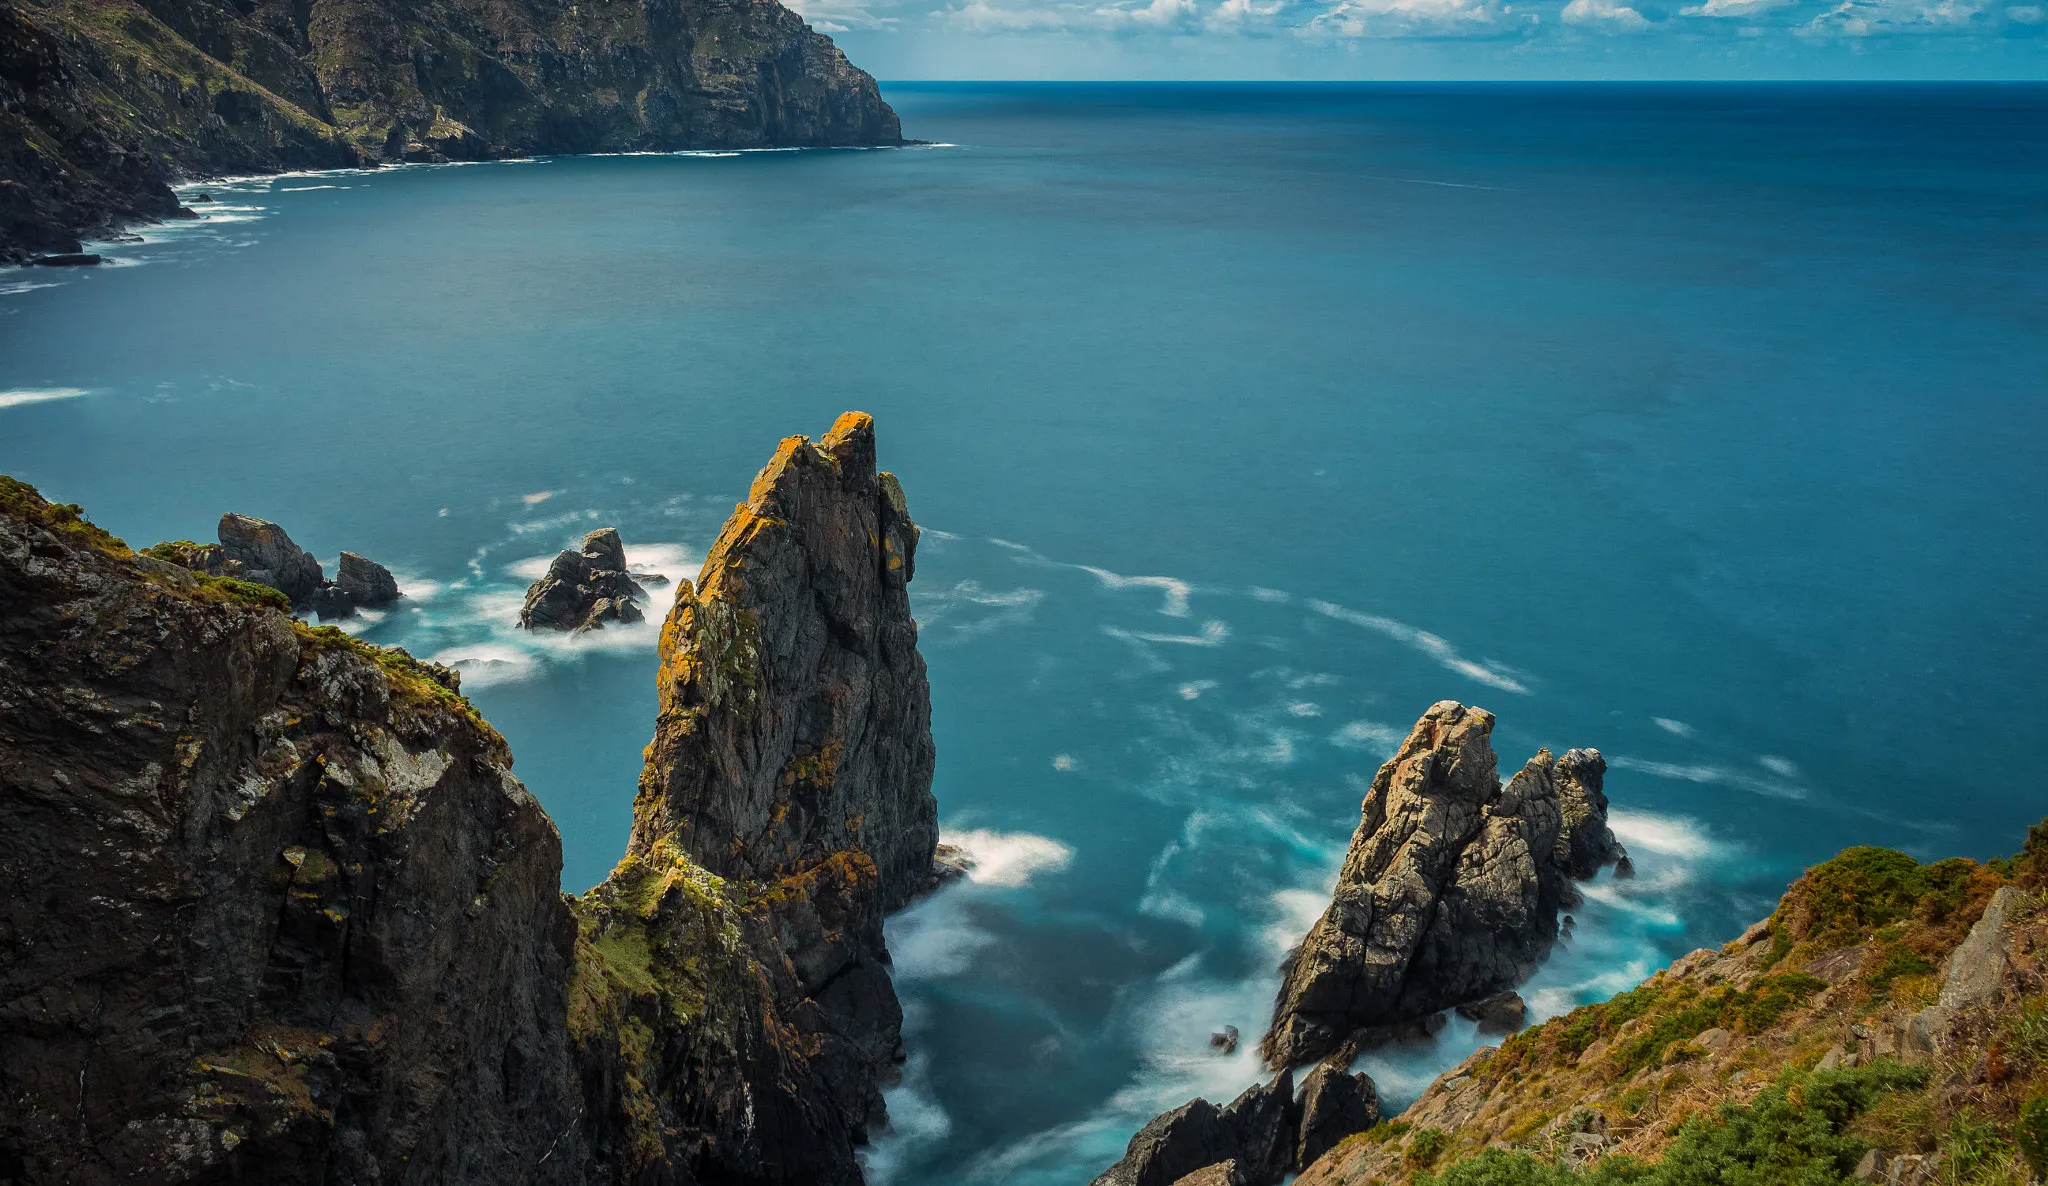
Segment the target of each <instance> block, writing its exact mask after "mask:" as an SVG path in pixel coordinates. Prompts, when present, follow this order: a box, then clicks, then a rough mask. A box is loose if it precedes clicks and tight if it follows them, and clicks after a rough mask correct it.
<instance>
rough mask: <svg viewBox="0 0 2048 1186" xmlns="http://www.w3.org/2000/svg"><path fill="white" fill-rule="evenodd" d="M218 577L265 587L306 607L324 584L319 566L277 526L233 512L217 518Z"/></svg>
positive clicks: (294, 603) (324, 580) (323, 575)
mask: <svg viewBox="0 0 2048 1186" xmlns="http://www.w3.org/2000/svg"><path fill="white" fill-rule="evenodd" d="M220 547H221V564H220V575H222V576H231V577H238V578H240V579H241V580H245V581H253V582H255V583H256V584H259V585H268V586H270V587H271V588H273V589H275V590H277V591H278V592H280V593H282V594H284V595H285V596H286V597H289V598H291V602H292V604H293V605H307V604H310V603H311V602H312V600H313V592H314V590H316V589H318V588H319V587H320V586H321V585H322V584H324V583H325V582H326V575H325V574H324V573H322V572H321V571H320V562H319V561H317V560H315V559H313V556H312V554H311V553H309V552H307V551H306V550H305V549H304V548H302V547H300V546H299V545H297V544H295V543H293V542H292V537H291V536H289V535H286V534H285V530H284V528H282V527H279V526H278V525H277V524H275V523H272V522H270V521H268V520H265V519H257V518H253V517H251V516H249V515H237V514H235V513H234V512H233V511H230V512H228V513H227V514H225V515H222V516H221V517H220Z"/></svg>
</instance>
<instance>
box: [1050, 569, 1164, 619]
mask: <svg viewBox="0 0 2048 1186" xmlns="http://www.w3.org/2000/svg"><path fill="white" fill-rule="evenodd" d="M1073 567H1075V568H1078V569H1080V570H1081V571H1082V572H1085V573H1087V574H1089V575H1090V576H1092V577H1094V578H1095V579H1096V580H1098V581H1101V582H1102V585H1103V587H1104V588H1106V589H1157V590H1159V591H1160V592H1161V593H1163V594H1165V600H1164V601H1163V602H1162V603H1161V604H1160V606H1159V612H1160V613H1162V614H1165V615H1166V616H1167V617H1169V618H1185V617H1187V616H1188V594H1190V593H1192V592H1193V591H1194V589H1193V587H1192V586H1190V585H1189V584H1188V583H1187V582H1186V581H1183V580H1181V579H1179V578H1177V577H1127V576H1124V575H1123V574H1122V573H1115V572H1111V571H1109V570H1108V569H1106V568H1096V567H1095V566H1094V565H1091V564H1076V565H1074V566H1073Z"/></svg>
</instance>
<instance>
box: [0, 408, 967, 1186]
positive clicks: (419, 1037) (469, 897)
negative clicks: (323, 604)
mask: <svg viewBox="0 0 2048 1186" xmlns="http://www.w3.org/2000/svg"><path fill="white" fill-rule="evenodd" d="M915 541H916V528H915V527H914V526H913V525H912V524H911V522H910V519H909V517H908V514H907V513H906V511H905V509H904V504H903V499H902V494H901V491H900V489H899V488H898V487H897V486H896V484H895V482H894V479H890V478H886V476H884V475H878V474H877V473H876V471H875V468H874V437H873V428H872V424H871V423H870V422H869V421H868V419H867V418H866V417H865V416H860V415H857V414H850V415H849V416H847V417H844V418H842V419H841V421H840V423H839V424H838V425H837V426H835V428H834V431H833V433H832V434H831V435H830V436H828V437H826V438H825V439H824V440H823V441H822V442H820V444H819V445H818V446H813V445H811V444H810V443H809V442H808V441H806V440H805V439H803V438H801V437H797V438H791V439H790V440H789V441H786V442H784V444H783V448H782V450H781V451H780V452H778V453H777V455H776V459H775V461H774V462H773V463H771V465H770V467H769V468H768V469H767V470H765V471H764V472H763V476H762V478H761V479H760V481H758V482H757V483H756V486H755V490H754V493H753V496H752V497H751V498H750V501H749V503H748V504H747V505H746V506H743V507H742V508H741V509H740V511H739V512H738V513H737V514H736V515H735V517H734V520H733V522H732V523H731V524H729V525H728V527H727V530H726V532H725V535H724V536H723V537H722V538H721V542H720V545H719V547H718V549H717V550H716V551H715V552H714V554H713V558H712V561H711V562H710V563H709V564H707V567H706V572H705V579H704V580H703V581H702V584H701V588H697V589H684V590H682V596H681V597H680V598H679V599H678V605H677V608H676V610H675V612H674V614H672V616H671V618H670V620H669V622H668V623H667V626H666V629H665V630H664V639H663V644H662V680H663V684H662V709H661V715H660V718H659V720H658V722H657V735H656V740H655V744H653V745H652V746H650V747H649V750H648V755H647V769H646V773H645V774H644V776H643V778H642V790H641V794H640V798H639V801H638V804H637V807H636V826H635V830H634V836H633V841H632V845H631V848H630V850H629V852H628V854H627V856H626V859H625V860H624V861H622V862H621V863H620V865H619V867H618V869H617V870H616V871H615V872H614V873H613V875H612V876H611V877H610V878H609V879H608V880H607V881H606V882H605V883H604V884H603V885H601V886H599V887H598V888H597V889H595V890H593V891H591V893H589V894H588V895H586V896H585V897H584V898H583V899H581V900H573V901H572V900H570V899H567V898H565V897H563V896H562V894H561V893H560V891H559V889H558V888H557V887H558V883H559V878H560V874H561V851H560V843H559V839H558V837H557V834H556V832H555V829H554V825H553V824H552V823H551V822H550V821H549V820H548V818H547V816H546V814H545V813H544V812H543V811H542V810H541V808H540V806H539V805H538V804H537V803H536V802H535V801H534V800H533V798H532V797H531V796H530V795H528V794H527V792H526V791H525V789H524V788H523V787H521V786H520V784H519V782H518V781H517V780H516V779H515V778H513V777H512V775H511V772H510V765H511V756H510V754H509V753H508V752H507V751H506V748H505V745H504V742H503V741H502V740H501V739H500V738H499V737H498V736H497V734H496V733H494V732H493V731H492V730H491V729H490V728H489V726H488V725H486V724H484V723H483V722H482V721H481V720H480V719H479V718H478V717H477V716H476V714H475V713H474V712H473V711H472V710H471V709H470V707H469V705H468V702H467V701H465V700H463V699H462V698H461V696H460V695H459V693H458V692H457V690H456V686H455V680H454V679H453V677H452V673H449V672H447V671H446V670H445V669H440V668H436V667H434V666H433V665H430V664H420V663H417V662H415V661H414V660H412V659H411V658H410V657H408V656H406V655H405V654H404V652H402V651H396V650H383V649H379V648H376V647H372V646H368V645H366V644H363V643H360V642H358V641H356V640H354V639H351V638H349V637H348V636H347V635H344V634H342V633H340V632H339V631H336V630H333V629H329V628H321V627H312V626H308V625H307V624H306V623H304V622H301V621H298V620H295V619H293V618H292V617H290V616H289V614H288V612H287V606H288V599H287V598H286V597H285V596H284V595H283V594H282V593H280V592H278V591H276V590H274V589H271V588H269V587H267V586H264V585H259V584H254V583H250V582H247V581H244V580H241V579H237V578H234V577H229V576H221V575H213V574H208V573H205V572H195V571H193V570H191V569H189V568H186V567H184V566H181V565H180V564H177V563H173V562H171V561H169V560H165V559H161V558H159V557H158V556H153V555H145V554H138V553H135V552H133V551H131V550H130V549H128V548H127V546H126V545H125V544H123V543H122V542H121V541H119V540H117V539H114V538H112V537H111V536H108V535H107V534H106V533H104V532H102V531H99V530H98V529H97V528H94V527H92V526H91V525H90V523H88V522H87V521H85V520H84V518H83V517H82V516H81V514H80V513H79V511H78V508H76V507H67V506H56V505H52V504H50V503H48V502H46V501H44V500H43V499H42V498H41V497H40V496H39V495H37V494H36V492H35V491H33V490H31V489H29V488H28V487H26V486H23V485H21V484H20V483H17V482H14V481H13V480H12V479H4V478H0V884H4V886H5V890H4V893H0V1180H7V1181H22V1182H38V1183H40V1182H67V1183H72V1182H75V1183H99V1182H114V1181H136V1180H145V1181H152V1182H165V1183H176V1182H201V1181H204V1182H235V1181H250V1182H265V1183H271V1182H285V1183H290V1182H308V1183H311V1182H334V1181H357V1182H370V1181H381V1182H414V1183H468V1182H477V1183H483V1182H513V1181H517V1182H540V1183H546V1182H563V1183H571V1182H575V1183H603V1182H633V1183H650V1184H653V1183H673V1184H679V1186H680V1184H686V1183H707V1184H709V1183H721V1184H722V1183H743V1184H747V1186H773V1184H785V1183H786V1184H789V1186H796V1184H799V1183H802V1184H811V1183H819V1184H826V1186H836V1184H846V1186H851V1184H854V1183H858V1182H859V1181H860V1171H859V1167H858V1165H857V1164H856V1162H855V1160H854V1147H855V1145H856V1144H857V1143H858V1142H859V1141H860V1140H862V1139H863V1138H864V1136H865V1134H866V1131H867V1128H868V1126H869V1125H871V1124H873V1123H874V1122H876V1121H877V1120H878V1119H879V1118H880V1117H881V1115H882V1112H881V1097H880V1092H879V1084H880V1083H881V1082H882V1081H883V1080H884V1079H885V1078H886V1077H887V1076H888V1075H889V1074H890V1073H891V1070H892V1069H893V1066H894V1064H895V1063H896V1062H898V1061H900V1059H901V1057H902V1047H901V1039H900V1033H899V1029H900V1022H901V1012H900V1009H899V1008H898V1007H897V1005H896V999H895V995H894V992H893V989H892V988H891V986H890V984H889V980H888V975H887V966H888V955H887V951H886V950H885V949H884V947H883V945H882V936H881V929H880V921H881V917H882V914H883V912H884V911H885V910H886V909H888V908H891V907H893V906H895V905H900V904H901V903H902V902H904V901H905V900H907V899H908V897H909V896H910V895H912V894H914V893H916V892H917V891H918V890H919V889H920V888H923V887H925V886H927V885H928V884H929V883H930V880H931V877H932V860H933V855H934V851H933V849H934V842H935V840H936V836H935V834H934V830H933V828H932V827H931V821H932V819H933V818H934V817H935V814H936V808H935V805H934V803H933V801H932V798H931V789H930V784H931V773H932V745H931V735H930V726H929V719H928V717H929V710H928V701H929V692H928V691H927V689H926V686H925V680H924V668H923V664H922V662H921V661H920V660H919V659H918V658H917V655H916V651H915V639H916V633H915V626H914V624H913V623H912V622H911V620H910V617H909V607H908V602H907V599H906V598H905V597H904V592H903V585H904V582H906V581H907V580H908V579H909V576H910V568H911V562H912V558H913V549H914V546H915ZM164 551H165V553H166V554H168V555H174V556H175V555H180V554H182V553H180V552H179V550H178V549H165V550H164ZM266 571H267V570H266ZM699 763H712V764H714V765H715V769H702V770H700V769H697V768H696V764H699ZM693 793H696V794H701V795H703V796H705V798H704V799H703V801H702V802H698V801H694V800H690V799H689V795H691V794H693ZM693 811H701V812H704V813H705V814H704V815H703V816H702V817H701V819H700V817H699V816H698V815H696V814H693ZM721 811H725V812H727V813H728V814H719V812H721ZM731 812H738V813H739V814H737V815H735V814H731ZM747 812H753V813H755V815H747V814H746V813H747ZM756 816H758V819H756ZM749 819H753V820H755V823H754V824H753V825H751V830H747V831H745V832H744V834H742V833H741V832H739V831H728V828H731V827H738V826H747V825H745V822H744V821H745V820H749ZM736 821H738V822H737V823H736ZM899 829H900V831H899ZM700 856H701V859H700Z"/></svg>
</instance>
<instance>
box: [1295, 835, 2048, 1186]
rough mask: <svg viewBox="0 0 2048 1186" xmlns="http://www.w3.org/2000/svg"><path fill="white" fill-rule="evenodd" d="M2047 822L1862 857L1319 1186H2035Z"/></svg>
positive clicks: (1526, 1044)
mask: <svg viewBox="0 0 2048 1186" xmlns="http://www.w3.org/2000/svg"><path fill="white" fill-rule="evenodd" d="M2044 891H2048V824H2043V825H2041V826H2038V827H2036V828H2035V829H2034V830H2033V832H2032V834H2031V835H2030V836H2029V837H2028V841H2027V845H2026V848H2025V850H2024V851H2023V852H2022V853H2021V855H2020V856H2019V857H2017V858H2013V859H2005V860H1997V861H1992V862H1989V863H1987V864H1978V863H1977V862H1975V861H1969V860H1963V859H1959V858H1951V859H1948V860H1943V861H1935V862H1932V863H1929V864H1924V865H1923V864H1920V863H1919V862H1916V861H1915V860H1914V859H1913V858H1912V857H1910V856H1907V855H1906V854H1905V853H1901V852H1893V851H1890V850H1886V849H1877V848H1852V849H1849V850H1847V851H1845V852H1843V853H1842V854H1841V855H1839V856H1837V857H1835V858H1834V859H1833V860H1831V861H1828V862H1826V863H1824V864H1821V865H1817V866H1815V867H1814V868H1812V869H1810V870H1808V871H1807V872H1806V874H1805V875H1804V876H1803V877H1801V878H1800V879H1799V880H1798V881H1797V882H1796V883H1794V884H1793V886H1792V887H1791V889H1790V890H1789V891H1788V892H1787V893H1786V895H1785V897H1784V900H1783V901H1782V902H1780V903H1779V905H1778V908H1777V910H1776V911H1775V912H1774V913H1773V914H1772V915H1771V917H1770V918H1768V919H1766V920H1764V921H1762V922H1759V923H1757V924H1756V925H1755V926H1753V927H1751V928H1749V930H1747V931H1746V932H1744V933H1743V934H1742V935H1741V936H1740V937H1739V938H1737V939H1735V940H1733V941H1731V942H1729V943H1728V944H1726V945H1725V946H1723V947H1721V948H1719V949H1702V950H1699V951H1695V952H1693V953H1691V954H1690V955H1687V956H1685V957H1683V958H1681V959H1679V960H1678V961H1676V962H1675V963H1673V964H1672V965H1671V966H1670V967H1669V968H1666V969H1664V970H1663V971H1661V972H1658V973H1657V974H1656V975H1654V976H1652V977H1651V978H1650V979H1649V980H1648V981H1646V982H1644V983H1643V984H1642V985H1640V986H1638V987H1636V988H1634V989H1631V990H1629V991H1628V992H1624V993H1621V994H1620V995H1618V996H1616V997H1614V998H1613V999H1612V1000H1609V1001H1606V1002H1603V1003H1601V1004H1597V1005H1587V1006H1585V1007H1583V1008H1580V1009H1576V1010H1574V1011H1573V1012H1571V1013H1569V1014H1566V1015H1565V1016H1563V1017H1558V1018H1553V1019H1551V1020H1550V1021H1548V1022H1546V1023H1545V1024H1543V1025H1541V1026H1539V1027H1536V1028H1534V1029H1529V1030H1524V1031H1523V1032H1522V1033H1520V1034H1517V1035H1515V1036H1514V1037H1512V1038H1510V1039H1508V1040H1507V1041H1506V1042H1504V1043H1502V1044H1501V1045H1500V1046H1499V1047H1492V1046H1487V1047H1482V1048H1480V1049H1479V1050H1478V1051H1476V1052H1475V1053H1474V1054H1473V1055H1472V1056H1471V1057H1470V1058H1468V1059H1466V1060H1465V1062H1464V1063H1463V1064H1462V1065H1460V1066H1458V1067H1456V1068H1454V1069H1452V1070H1450V1071H1447V1072H1445V1073H1444V1074H1443V1075H1442V1076H1440V1077H1439V1078H1438V1079H1437V1080H1436V1081H1435V1082H1434V1083H1432V1084H1431V1085H1430V1087H1429V1089H1428V1090H1427V1091H1425V1092H1424V1093H1423V1094H1422V1097H1421V1098H1420V1099H1419V1100H1417V1101H1416V1102H1415V1103H1414V1104H1413V1105H1412V1106H1411V1107H1409V1108H1408V1109H1407V1111H1405V1112H1403V1113H1402V1114H1401V1115H1400V1116H1399V1117H1398V1118H1395V1119H1393V1120H1390V1121H1389V1122H1387V1123H1384V1124H1381V1125H1378V1126H1376V1127H1374V1128H1372V1129H1369V1130H1366V1131H1362V1132H1358V1133H1354V1134H1353V1135H1352V1136H1350V1137H1348V1138H1346V1139H1345V1140H1344V1141H1343V1142H1342V1143H1340V1144H1339V1145H1338V1146H1337V1147H1336V1148H1335V1149H1333V1150H1331V1151H1330V1152H1329V1153H1327V1154H1326V1155H1325V1156H1324V1157H1322V1158H1321V1159H1320V1160H1319V1161H1317V1162H1316V1163H1315V1164H1314V1165H1312V1166H1311V1167H1309V1169H1308V1171H1307V1172H1305V1173H1303V1174H1302V1175H1301V1177H1300V1178H1299V1179H1297V1182H1298V1186H1339V1184H1346V1186H1370V1184H1373V1183H1397V1182H1424V1181H1426V1182H1429V1183H1432V1184H1436V1186H1494V1184H1503V1183H1513V1184H1516V1186H1573V1184H1574V1183H1588V1184H1595V1183H1598V1184H1610V1183H1611V1184H1619V1183H1624V1182H1627V1183H1637V1184H1640V1186H1680V1184H1691V1183H1724V1182H1725V1183H1738V1182H1741V1183H1748V1182H1755V1183H1766V1182H1770V1183H1776V1182H1799V1183H1816V1184H1821V1183H1827V1184H1836V1183H1839V1184H1842V1186H1848V1184H1850V1183H1858V1182H1871V1183H1892V1184H1894V1186H1931V1184H1933V1183H1943V1184H1955V1183H1964V1184H1970V1183H1974V1184H1980V1186H1994V1184H1997V1186H2008V1184H2009V1186H2021V1184H2023V1183H2027V1182H2030V1181H2039V1180H2041V1176H2042V1175H2044V1174H2048V996H2044V991H2048V911H2044V908H2043V907H2044V902H2048V894H2044Z"/></svg>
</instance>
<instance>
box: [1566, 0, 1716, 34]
mask: <svg viewBox="0 0 2048 1186" xmlns="http://www.w3.org/2000/svg"><path fill="white" fill-rule="evenodd" d="M1710 2H1711V0H1710ZM1558 15H1559V16H1560V17H1561V18H1562V19H1563V20H1564V23H1565V24H1567V25H1590V26H1595V27H1606V28H1613V29H1631V30H1633V29H1647V28H1649V27H1650V22H1649V21H1647V20H1644V19H1643V14H1642V13H1640V12H1637V11H1636V10H1635V9H1633V8H1630V7H1629V6H1628V5H1626V4H1617V3H1615V0H1572V2H1571V3H1570V4H1567V5H1565V6H1564V11H1563V12H1561V13H1559V14H1558Z"/></svg>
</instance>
